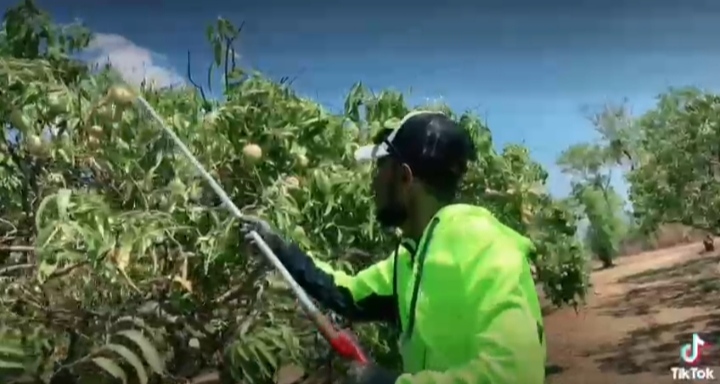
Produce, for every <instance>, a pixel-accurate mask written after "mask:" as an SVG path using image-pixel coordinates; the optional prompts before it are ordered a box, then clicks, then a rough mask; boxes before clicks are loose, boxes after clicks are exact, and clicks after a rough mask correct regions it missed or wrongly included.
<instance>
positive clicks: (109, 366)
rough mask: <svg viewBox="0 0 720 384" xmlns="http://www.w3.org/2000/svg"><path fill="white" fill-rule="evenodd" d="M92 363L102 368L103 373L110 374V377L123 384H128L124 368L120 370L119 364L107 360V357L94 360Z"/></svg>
mask: <svg viewBox="0 0 720 384" xmlns="http://www.w3.org/2000/svg"><path fill="white" fill-rule="evenodd" d="M92 362H93V363H95V365H97V366H98V367H100V368H102V370H103V371H105V372H107V373H108V374H110V376H112V377H114V378H116V379H118V380H120V381H122V382H123V384H127V381H128V380H127V375H125V371H123V369H122V368H120V366H119V365H117V363H115V362H114V361H112V360H110V359H108V358H106V357H96V358H94V359H92Z"/></svg>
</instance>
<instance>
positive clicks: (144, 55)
mask: <svg viewBox="0 0 720 384" xmlns="http://www.w3.org/2000/svg"><path fill="white" fill-rule="evenodd" d="M83 56H86V57H88V58H89V61H90V62H92V63H94V64H99V65H105V64H107V63H108V62H110V64H111V65H112V67H113V68H114V69H116V70H117V71H118V72H120V74H121V75H122V76H123V78H124V79H125V81H127V82H128V83H130V84H135V85H139V84H140V82H141V81H143V80H144V79H147V81H153V80H154V81H155V84H157V86H159V87H164V86H170V85H179V84H184V83H185V79H184V78H183V76H181V75H180V74H179V73H177V72H176V71H175V70H174V69H172V68H170V67H168V66H164V65H161V64H160V63H158V61H162V56H161V55H159V54H157V53H155V52H152V51H151V50H149V49H147V48H143V47H141V46H139V45H137V44H135V43H133V42H132V41H130V40H128V39H126V38H125V37H123V36H121V35H116V34H107V33H97V34H95V36H94V37H93V39H92V41H91V42H90V45H89V46H88V48H87V49H86V51H85V52H84V55H83Z"/></svg>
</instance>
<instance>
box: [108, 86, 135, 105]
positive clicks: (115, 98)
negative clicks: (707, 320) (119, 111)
mask: <svg viewBox="0 0 720 384" xmlns="http://www.w3.org/2000/svg"><path fill="white" fill-rule="evenodd" d="M107 98H108V100H110V101H111V102H112V103H114V104H117V105H123V106H125V105H130V104H132V103H133V102H134V101H135V95H134V94H133V93H132V91H130V90H129V89H128V88H127V87H124V86H122V85H115V86H112V87H110V89H109V90H108V93H107Z"/></svg>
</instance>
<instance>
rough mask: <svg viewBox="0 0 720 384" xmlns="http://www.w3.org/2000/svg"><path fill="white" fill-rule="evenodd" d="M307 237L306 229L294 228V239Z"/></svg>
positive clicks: (297, 226)
mask: <svg viewBox="0 0 720 384" xmlns="http://www.w3.org/2000/svg"><path fill="white" fill-rule="evenodd" d="M305 236H306V235H305V229H303V227H301V226H299V225H296V226H295V228H293V231H292V237H294V238H296V239H298V238H299V239H302V238H303V237H305Z"/></svg>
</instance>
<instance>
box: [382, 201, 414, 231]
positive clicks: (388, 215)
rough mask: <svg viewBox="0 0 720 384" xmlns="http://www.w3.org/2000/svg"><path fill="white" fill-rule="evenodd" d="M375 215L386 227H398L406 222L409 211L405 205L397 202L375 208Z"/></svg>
mask: <svg viewBox="0 0 720 384" xmlns="http://www.w3.org/2000/svg"><path fill="white" fill-rule="evenodd" d="M375 217H376V218H377V221H378V223H380V226H382V227H386V228H397V227H400V226H401V225H403V224H404V223H405V221H406V220H407V217H408V211H407V209H405V207H403V206H401V205H397V204H389V205H388V206H387V207H383V208H378V209H376V210H375Z"/></svg>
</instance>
